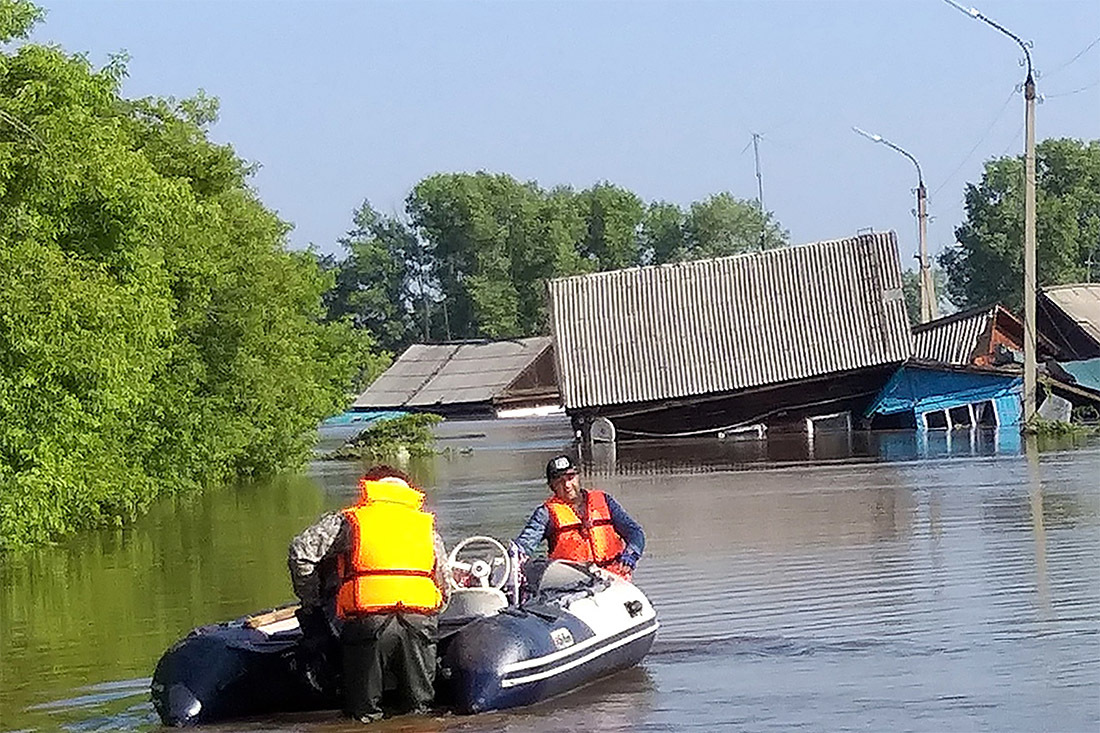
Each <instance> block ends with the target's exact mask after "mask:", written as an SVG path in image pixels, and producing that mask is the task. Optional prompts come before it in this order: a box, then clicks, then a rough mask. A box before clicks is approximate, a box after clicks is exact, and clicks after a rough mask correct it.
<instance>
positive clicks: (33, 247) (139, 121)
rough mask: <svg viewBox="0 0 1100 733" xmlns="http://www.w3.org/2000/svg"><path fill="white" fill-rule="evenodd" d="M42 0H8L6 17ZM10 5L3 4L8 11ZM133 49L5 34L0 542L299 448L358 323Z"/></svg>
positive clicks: (353, 342)
mask: <svg viewBox="0 0 1100 733" xmlns="http://www.w3.org/2000/svg"><path fill="white" fill-rule="evenodd" d="M39 16H40V12H38V11H37V9H36V8H34V7H33V6H30V5H29V4H27V3H18V2H15V3H13V2H6V3H2V4H0V29H2V30H3V32H4V33H6V34H7V36H6V37H7V38H12V37H20V36H25V35H26V31H27V26H26V25H23V26H20V25H19V24H18V22H16V21H17V20H18V19H19V18H22V19H23V20H24V21H25V23H29V22H33V20H34V19H36V18H38V17H39ZM13 19H14V20H13ZM124 75H125V65H124V60H123V59H122V58H121V57H120V58H116V59H113V60H112V61H111V62H110V63H109V64H107V66H105V67H104V68H102V69H98V70H97V69H94V68H92V67H91V66H90V65H89V63H88V62H87V61H86V60H85V59H84V58H83V57H81V56H71V55H67V54H65V53H64V52H63V51H62V50H61V49H59V48H55V47H46V46H41V45H37V44H25V45H22V46H20V47H19V48H17V49H15V50H14V51H4V52H0V292H2V294H3V297H2V298H0V547H4V548H8V547H14V546H17V545H21V544H26V543H30V542H38V541H44V540H48V539H50V538H53V537H57V536H60V535H63V534H66V533H68V532H72V531H74V530H77V529H80V528H83V527H90V526H96V525H103V524H119V523H122V522H124V521H126V520H127V519H130V518H132V517H134V516H136V515H137V514H139V513H141V512H142V511H144V510H145V509H146V508H147V507H148V506H149V504H150V503H151V502H152V500H153V499H155V498H156V497H157V496H159V495H161V494H163V493H165V492H175V491H185V490H192V489H196V488H199V487H202V486H206V485H210V484H214V483H219V482H223V481H226V480H229V479H231V478H233V477H234V476H240V475H249V474H262V473H270V472H275V471H279V470H282V469H284V468H288V467H292V466H297V465H300V464H301V462H302V461H304V460H305V459H306V458H307V457H308V455H309V449H310V447H311V444H312V434H313V431H314V428H315V427H316V425H317V423H318V421H319V420H320V419H322V418H323V417H325V416H326V415H329V414H332V413H333V412H335V411H338V410H339V409H341V408H342V406H343V405H344V404H345V400H346V398H347V391H348V389H349V387H350V380H351V378H352V376H353V375H354V374H355V373H356V372H357V370H359V369H360V368H361V365H362V364H363V363H365V362H366V363H369V359H368V358H367V357H368V353H369V352H368V351H367V349H368V348H369V346H370V343H369V340H368V339H367V338H366V337H365V336H364V335H362V334H358V333H356V332H355V331H354V330H353V329H352V328H351V327H350V326H349V325H347V324H344V323H332V324H324V323H322V316H323V311H322V307H321V294H322V293H323V292H324V291H325V290H326V289H327V288H328V287H329V286H330V284H331V283H330V281H329V280H328V279H327V278H326V277H325V276H324V274H323V273H322V272H321V271H320V269H319V268H318V267H317V264H316V261H315V260H314V258H313V257H312V256H311V255H309V254H307V253H292V252H290V251H288V250H287V248H286V241H285V235H286V232H287V228H288V227H287V225H286V224H285V223H284V222H282V221H280V220H279V219H278V218H277V217H276V216H275V215H274V214H273V213H271V212H270V211H268V210H267V209H265V208H264V207H263V206H262V204H261V203H260V202H259V201H258V200H257V199H256V197H255V194H254V193H253V192H252V190H251V189H250V188H249V186H248V175H249V173H250V171H251V167H250V166H249V165H247V164H246V163H245V162H243V161H241V160H240V159H239V158H237V156H236V155H235V154H234V153H233V151H232V149H231V148H230V147H228V146H224V145H216V144H214V143H211V142H210V141H209V140H208V139H207V130H206V126H207V125H209V124H210V123H211V122H212V121H213V120H214V118H215V117H216V110H217V105H216V102H215V101H214V100H211V99H209V98H206V97H205V96H203V95H202V94H200V95H198V96H197V97H196V98H194V99H192V100H184V101H182V102H176V101H173V100H157V99H145V100H137V101H130V100H126V99H123V98H122V97H121V96H120V94H119V83H120V80H121V79H122V78H123V76H124Z"/></svg>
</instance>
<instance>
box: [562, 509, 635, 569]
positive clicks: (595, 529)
mask: <svg viewBox="0 0 1100 733" xmlns="http://www.w3.org/2000/svg"><path fill="white" fill-rule="evenodd" d="M584 494H585V506H586V507H587V509H588V512H587V516H586V518H585V521H583V522H582V521H581V519H580V517H578V516H577V513H576V512H575V511H574V510H573V505H572V504H570V503H569V502H567V501H562V500H561V499H559V498H558V497H556V496H552V497H550V498H549V499H547V500H546V502H545V504H544V506H545V507H546V508H547V510H549V512H550V524H551V526H552V528H553V529H552V532H551V534H550V538H549V542H548V544H549V545H550V553H549V555H550V559H552V560H572V561H574V562H591V563H595V564H596V565H599V566H600V567H607V566H608V565H612V564H613V563H615V562H616V561H617V560H618V559H619V555H620V553H622V551H623V548H624V547H625V545H624V543H623V540H622V538H621V537H619V534H618V533H617V532H616V531H615V527H614V526H612V524H611V510H610V509H609V508H608V506H607V497H606V496H605V495H604V493H603V492H602V491H586V492H584Z"/></svg>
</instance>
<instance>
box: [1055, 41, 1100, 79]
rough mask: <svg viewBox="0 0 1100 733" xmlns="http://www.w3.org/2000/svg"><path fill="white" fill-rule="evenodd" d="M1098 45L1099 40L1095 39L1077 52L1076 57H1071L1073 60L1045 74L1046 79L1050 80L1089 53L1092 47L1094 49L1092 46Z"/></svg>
mask: <svg viewBox="0 0 1100 733" xmlns="http://www.w3.org/2000/svg"><path fill="white" fill-rule="evenodd" d="M1098 43H1100V38H1097V39H1096V40H1094V41H1093V42H1092V43H1090V44H1089V45H1087V46H1085V47H1084V48H1082V49H1081V50H1080V51H1078V52H1077V55H1076V56H1074V57H1073V58H1071V59H1070V60H1069V61H1067V62H1066V63H1064V64H1062V65H1061V66H1059V67H1058V68H1057V69H1055V70H1054V71H1052V72H1050V73H1049V74H1046V77H1047V78H1048V79H1049V78H1050V77H1051V76H1053V75H1054V74H1057V73H1058V72H1059V71H1061V70H1062V69H1064V68H1066V67H1067V66H1069V65H1070V64H1072V63H1073V62H1075V61H1077V59H1079V58H1081V57H1082V56H1084V55H1085V54H1086V53H1088V52H1089V51H1091V50H1092V48H1093V47H1094V46H1095V45H1096V44H1098Z"/></svg>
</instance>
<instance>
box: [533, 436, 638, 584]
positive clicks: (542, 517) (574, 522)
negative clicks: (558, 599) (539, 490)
mask: <svg viewBox="0 0 1100 733" xmlns="http://www.w3.org/2000/svg"><path fill="white" fill-rule="evenodd" d="M546 483H548V484H549V485H550V490H551V491H552V492H553V494H554V495H553V496H551V497H550V498H549V499H547V500H546V501H545V502H544V503H543V504H542V505H540V506H539V507H538V508H537V509H535V511H534V513H532V514H531V518H530V519H528V520H527V524H526V526H524V528H523V529H522V530H521V531H520V533H519V535H518V536H517V537H516V540H515V542H516V545H518V546H519V549H520V550H521V551H522V552H523V553H525V554H527V555H533V554H534V552H535V550H536V549H537V548H538V546H539V544H540V543H541V542H542V541H543V540H544V539H545V540H546V544H547V547H548V548H549V553H548V554H549V557H550V558H551V559H554V560H573V561H575V562H587V563H595V564H596V565H598V566H600V567H603V568H606V569H607V570H610V571H611V572H613V573H616V574H617V575H620V576H622V577H624V578H626V579H627V580H630V579H631V577H632V576H633V574H634V566H635V565H636V564H637V562H638V559H639V558H640V557H641V556H642V551H643V550H644V549H645V533H644V532H643V531H642V528H641V526H640V525H639V524H638V523H637V522H635V521H634V520H633V519H631V518H630V515H629V514H627V513H626V511H625V510H624V509H623V508H622V507H621V506H619V504H618V502H616V501H615V500H614V499H612V498H611V496H610V495H609V494H605V493H604V492H602V491H594V490H586V489H582V488H581V486H580V479H579V478H578V476H577V467H576V466H575V465H574V464H573V461H572V459H570V458H569V456H557V457H556V458H553V459H551V461H550V462H549V463H547V464H546Z"/></svg>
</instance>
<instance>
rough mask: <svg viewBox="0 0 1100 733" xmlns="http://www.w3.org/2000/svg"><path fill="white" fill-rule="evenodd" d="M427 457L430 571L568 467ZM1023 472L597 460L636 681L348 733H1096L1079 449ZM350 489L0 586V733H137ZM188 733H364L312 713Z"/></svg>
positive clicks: (561, 428) (963, 452) (38, 569)
mask: <svg viewBox="0 0 1100 733" xmlns="http://www.w3.org/2000/svg"><path fill="white" fill-rule="evenodd" d="M348 430H349V429H348V428H344V429H343V432H344V434H346V433H347V431H348ZM339 437H340V431H339V430H333V431H329V433H328V435H327V440H328V441H330V442H331V441H334V440H337V439H338V438H339ZM440 437H441V440H440V441H439V443H438V447H439V448H440V449H442V450H443V453H442V454H440V455H438V456H436V457H435V458H433V459H430V460H427V461H421V462H419V463H414V464H413V465H412V466H411V472H412V473H413V474H414V475H415V476H416V478H417V479H418V480H419V481H420V482H421V483H422V484H423V485H424V486H425V488H426V490H427V493H428V502H429V504H430V505H431V508H433V509H434V510H435V511H436V513H437V516H438V523H439V527H440V530H441V533H442V534H443V536H444V539H445V540H446V541H447V544H448V546H450V545H453V544H454V543H455V542H456V541H458V540H459V539H462V538H464V537H466V536H468V535H471V534H490V535H494V536H497V537H500V538H502V539H507V538H510V537H511V536H512V535H513V534H514V533H515V532H516V531H518V529H519V527H521V526H522V524H523V522H524V521H525V519H526V518H527V515H528V514H529V513H530V511H531V510H532V509H533V508H534V507H535V506H536V505H537V504H538V503H539V502H540V501H542V499H543V498H544V497H545V495H546V488H545V482H544V481H543V479H542V471H543V467H544V465H545V462H546V460H547V459H548V458H549V457H550V456H551V455H553V454H554V453H555V452H557V451H560V450H562V449H566V448H568V447H569V446H570V435H569V430H568V426H567V424H566V423H565V422H564V421H563V420H562V419H560V418H556V419H542V420H527V421H494V422H467V423H445V424H444V425H442V426H440ZM1026 453H1027V451H1026V450H1025V449H1024V448H1023V446H1022V445H1021V444H1020V441H1019V439H1018V438H1017V437H1016V436H988V435H986V436H980V435H979V436H970V435H969V434H952V435H950V436H947V435H945V434H940V435H933V436H931V437H930V438H927V439H918V438H917V436H915V435H913V434H911V433H910V434H897V435H887V436H876V437H873V438H868V437H866V436H858V435H857V436H854V437H847V436H841V437H837V438H834V439H829V440H819V441H818V442H817V443H816V444H813V445H810V444H807V443H806V442H805V438H801V439H794V441H793V442H790V441H788V442H784V441H782V440H772V441H771V442H769V443H724V442H717V441H709V442H698V443H689V444H683V443H679V444H674V445H671V446H670V445H656V444H650V445H638V446H620V447H619V448H618V451H617V454H615V455H611V454H609V453H608V451H607V450H606V449H605V450H603V451H600V452H599V453H598V454H597V455H595V456H591V457H590V458H591V459H592V460H593V461H594V463H592V464H591V465H590V466H589V467H588V469H587V471H586V474H585V476H584V481H585V483H586V484H587V485H590V486H595V487H599V488H603V489H605V490H607V491H609V492H611V493H612V494H613V495H614V496H615V497H616V499H618V500H619V502H620V503H621V504H622V505H623V506H624V507H625V508H626V509H627V510H628V511H629V512H630V513H631V514H632V515H633V516H634V517H635V518H636V519H637V520H638V521H640V522H641V523H642V524H643V526H644V527H645V529H646V534H647V538H648V544H647V547H646V554H645V557H644V558H643V560H642V562H641V564H640V565H639V567H638V572H637V574H636V576H635V580H636V582H637V583H638V585H639V586H640V587H641V588H642V589H643V590H644V591H645V592H646V593H647V595H648V596H649V597H650V599H651V600H652V601H653V604H654V606H655V607H656V609H657V611H658V614H659V618H660V621H661V624H662V626H661V630H660V631H659V633H658V638H657V641H656V642H655V644H654V647H653V650H652V652H651V653H650V655H649V656H648V657H647V658H646V659H645V661H644V662H643V664H642V665H641V666H640V667H637V668H635V669H632V670H629V671H627V672H624V673H621V674H619V675H616V676H614V677H612V678H609V679H607V680H604V681H602V682H600V683H597V684H595V685H592V686H590V687H588V688H585V689H583V690H580V691H577V692H575V693H572V694H570V695H567V696H565V697H562V698H559V699H557V700H553V701H549V702H546V703H542V704H540V705H536V706H533V707H531V708H527V709H523V710H519V711H512V712H502V713H489V714H484V715H478V716H472V717H453V716H442V717H434V718H421V719H414V718H398V719H394V720H392V721H386V722H383V723H381V724H378V725H376V726H373V727H372V729H375V730H385V731H398V730H401V731H436V730H439V731H452V730H461V731H496V730H533V731H558V730H575V729H581V728H583V729H587V730H595V731H633V730H639V731H661V730H692V729H694V730H708V731H709V730H738V731H806V732H811V731H813V732H816V731H847V730H860V731H890V732H891V733H897V732H901V731H1040V730H1044V731H1098V730H1100V443H1097V442H1096V441H1092V442H1087V443H1085V444H1082V445H1076V446H1050V447H1048V449H1046V450H1044V451H1042V452H1041V453H1038V455H1037V457H1036V458H1035V460H1033V461H1029V460H1028V458H1027V456H1026ZM359 470H360V467H358V466H356V465H350V464H338V463H317V464H314V465H313V466H312V467H311V469H310V471H309V472H308V473H307V474H305V475H302V476H297V477H286V478H280V479H278V480H275V481H271V482H265V483H257V484H250V485H245V486H241V487H237V488H234V489H232V490H224V491H218V492H213V493H211V494H209V495H207V496H204V497H201V498H197V499H193V500H190V501H177V502H169V503H165V504H163V505H160V506H158V507H156V510H155V511H154V512H153V513H152V514H151V515H149V516H148V517H146V518H145V519H143V520H142V521H141V522H140V523H138V524H137V525H135V526H134V527H132V528H128V529H126V530H123V531H113V532H103V533H95V534H86V535H83V536H81V537H79V538H76V539H75V540H73V541H71V542H68V543H66V544H64V545H61V546H57V547H50V548H45V549H42V550H39V551H36V552H34V553H31V554H27V555H22V556H19V557H16V558H7V559H4V560H0V730H3V731H13V730H20V731H22V730H69V731H101V730H102V731H107V730H111V731H114V730H124V731H146V730H155V729H157V728H158V720H157V717H156V714H155V713H154V712H153V709H152V705H151V704H150V702H149V699H148V684H149V677H150V675H151V673H152V669H153V667H154V665H155V664H156V661H157V659H158V658H159V656H160V654H161V653H162V652H163V651H164V649H165V648H166V647H168V646H169V645H170V644H171V643H172V642H174V641H175V640H176V639H178V638H179V637H181V636H182V635H184V634H185V633H186V632H187V631H188V630H189V629H191V628H192V627H194V626H198V625H201V624H205V623H211V622H214V621H218V620H223V619H227V618H231V617H235V616H240V615H243V614H246V613H249V612H252V611H256V610H259V609H262V608H264V607H270V606H274V605H278V604H281V603H284V602H286V601H288V600H291V598H292V595H291V590H290V583H289V581H288V580H287V577H286V563H285V551H286V546H287V543H288V541H289V540H290V538H291V537H292V536H293V535H294V534H295V533H296V532H297V531H299V530H300V529H301V528H302V527H304V526H305V525H307V524H309V523H310V522H312V521H313V520H314V519H315V518H316V517H317V516H318V515H319V514H320V513H321V512H322V511H325V510H327V509H335V508H338V507H340V506H343V505H344V504H346V503H348V502H349V501H350V500H351V499H352V498H353V497H354V494H355V479H356V477H357V475H358V471H359ZM209 729H210V730H216V731H234V730H284V731H292V730H293V731H318V732H328V731H353V730H362V729H363V728H362V727H361V726H358V725H352V724H349V723H347V722H345V721H343V720H342V719H341V718H340V717H339V715H338V714H337V713H335V712H319V713H309V714H299V715H292V716H282V717H278V718H269V719H263V720H249V721H239V722H235V723H232V724H226V725H219V726H212V727H211V728H209Z"/></svg>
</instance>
